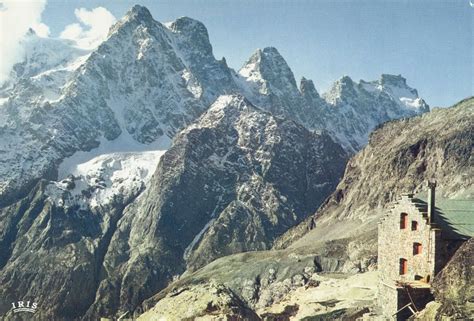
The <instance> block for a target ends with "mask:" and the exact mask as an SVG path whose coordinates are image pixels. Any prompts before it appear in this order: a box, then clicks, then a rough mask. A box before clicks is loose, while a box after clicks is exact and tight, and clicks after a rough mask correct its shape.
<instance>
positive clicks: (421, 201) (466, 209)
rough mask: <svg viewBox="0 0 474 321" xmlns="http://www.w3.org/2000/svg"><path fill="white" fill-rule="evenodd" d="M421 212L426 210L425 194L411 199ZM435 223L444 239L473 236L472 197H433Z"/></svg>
mask: <svg viewBox="0 0 474 321" xmlns="http://www.w3.org/2000/svg"><path fill="white" fill-rule="evenodd" d="M413 200H414V201H415V203H416V204H417V205H416V206H417V207H418V206H419V207H420V210H421V211H422V212H426V211H427V208H428V206H427V203H426V196H425V195H416V198H414V199H413ZM432 222H433V223H435V224H436V225H437V226H438V227H439V228H441V230H442V237H443V238H445V239H455V240H457V239H469V238H471V237H474V199H448V198H441V197H436V198H435V215H434V218H433V221H432Z"/></svg>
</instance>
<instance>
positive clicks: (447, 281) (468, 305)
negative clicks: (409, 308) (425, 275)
mask: <svg viewBox="0 0 474 321" xmlns="http://www.w3.org/2000/svg"><path fill="white" fill-rule="evenodd" d="M473 277H474V239H470V240H468V241H466V243H464V244H463V245H462V246H461V247H460V248H459V249H458V250H457V251H456V253H455V254H454V256H453V257H452V258H451V260H450V261H449V262H448V264H447V265H446V266H445V267H444V268H443V270H441V272H440V273H439V274H438V275H436V277H435V278H434V280H433V294H434V296H435V301H434V302H431V303H429V304H428V305H427V306H426V308H425V309H424V310H423V311H421V313H420V314H419V315H417V316H416V318H414V319H415V320H446V319H455V320H468V319H469V318H472V317H473V316H474V285H473V284H474V283H473Z"/></svg>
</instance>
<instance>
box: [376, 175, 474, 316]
mask: <svg viewBox="0 0 474 321" xmlns="http://www.w3.org/2000/svg"><path fill="white" fill-rule="evenodd" d="M435 195H436V183H435V182H429V183H428V195H427V197H423V196H422V195H417V196H416V197H415V196H414V195H413V194H404V195H402V196H401V198H400V199H399V200H398V201H396V202H395V203H394V204H393V206H392V207H391V208H390V210H389V212H388V213H387V214H386V215H385V216H384V217H383V218H382V219H381V221H380V222H379V226H378V230H379V231H378V270H379V283H378V300H379V302H378V303H379V306H380V308H381V310H382V314H383V315H384V317H386V318H387V319H390V320H406V319H407V318H409V317H410V316H412V315H413V314H416V313H417V312H418V311H420V310H422V309H423V308H424V307H425V305H426V304H427V303H428V302H430V301H432V300H433V296H432V294H431V291H430V282H431V281H432V279H433V277H434V276H435V275H436V274H437V273H438V272H439V271H440V270H441V269H442V268H443V267H444V266H445V265H446V264H447V263H448V261H449V259H450V258H451V256H452V255H453V254H454V252H455V251H456V250H457V249H458V248H459V246H461V244H462V243H463V242H465V241H466V240H468V239H469V238H471V237H473V236H474V200H473V199H442V198H440V199H438V200H437V199H436V198H435Z"/></svg>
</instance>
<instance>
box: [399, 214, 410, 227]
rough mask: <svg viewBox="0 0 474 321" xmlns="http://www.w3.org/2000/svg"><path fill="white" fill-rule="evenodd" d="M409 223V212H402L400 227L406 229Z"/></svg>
mask: <svg viewBox="0 0 474 321" xmlns="http://www.w3.org/2000/svg"><path fill="white" fill-rule="evenodd" d="M407 223H408V214H407V213H402V214H400V229H401V230H403V229H406V228H407V225H408V224H407Z"/></svg>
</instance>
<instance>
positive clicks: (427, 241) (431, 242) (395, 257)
mask: <svg viewBox="0 0 474 321" xmlns="http://www.w3.org/2000/svg"><path fill="white" fill-rule="evenodd" d="M401 213H406V214H408V217H407V222H408V223H407V226H406V228H405V229H400V215H401ZM412 221H416V222H417V230H416V231H412V229H411V224H412ZM439 237H440V231H439V230H437V229H433V228H432V227H431V226H430V224H429V223H428V222H427V218H425V217H423V214H422V212H421V211H420V209H419V208H417V207H416V206H415V203H414V201H413V199H412V198H411V197H410V196H403V197H402V198H401V199H400V200H399V201H398V202H397V203H395V204H394V207H393V208H392V209H391V210H390V212H389V213H388V215H386V216H385V217H384V218H383V219H382V220H381V222H380V223H379V239H378V242H379V244H378V269H379V271H380V277H381V279H383V280H385V281H386V282H390V284H393V281H394V280H400V281H413V280H415V276H420V277H426V276H427V275H430V277H431V278H432V277H433V274H434V270H435V269H434V267H435V257H434V254H435V246H436V244H439V242H438V241H437V240H439ZM414 243H419V244H421V253H420V254H416V255H414V253H413V245H414ZM401 258H404V259H406V260H407V264H408V271H407V273H406V274H404V275H400V274H399V269H400V259H401Z"/></svg>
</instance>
